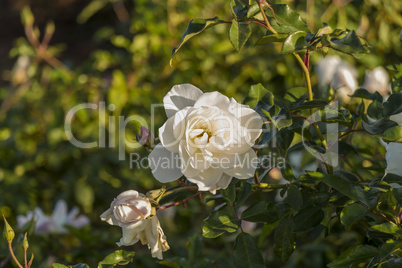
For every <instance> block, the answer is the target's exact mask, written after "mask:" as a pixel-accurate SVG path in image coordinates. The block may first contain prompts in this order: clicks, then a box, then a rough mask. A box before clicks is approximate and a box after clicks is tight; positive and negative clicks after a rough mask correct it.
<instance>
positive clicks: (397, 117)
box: [389, 113, 402, 126]
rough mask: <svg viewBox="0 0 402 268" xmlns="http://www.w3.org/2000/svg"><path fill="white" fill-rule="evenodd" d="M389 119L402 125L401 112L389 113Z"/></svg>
mask: <svg viewBox="0 0 402 268" xmlns="http://www.w3.org/2000/svg"><path fill="white" fill-rule="evenodd" d="M389 119H390V120H392V121H395V122H397V123H398V125H400V126H402V113H399V114H394V115H391V116H390V117H389Z"/></svg>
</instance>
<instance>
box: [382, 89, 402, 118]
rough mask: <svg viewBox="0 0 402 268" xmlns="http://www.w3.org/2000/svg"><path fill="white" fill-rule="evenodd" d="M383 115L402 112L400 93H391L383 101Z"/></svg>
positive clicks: (401, 96) (401, 95) (401, 94)
mask: <svg viewBox="0 0 402 268" xmlns="http://www.w3.org/2000/svg"><path fill="white" fill-rule="evenodd" d="M383 105H384V110H383V115H384V117H387V116H391V115H394V114H399V113H402V93H393V94H391V95H390V96H389V98H388V99H387V101H386V102H384V104H383Z"/></svg>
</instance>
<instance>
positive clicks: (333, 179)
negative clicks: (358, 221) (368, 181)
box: [307, 171, 368, 206]
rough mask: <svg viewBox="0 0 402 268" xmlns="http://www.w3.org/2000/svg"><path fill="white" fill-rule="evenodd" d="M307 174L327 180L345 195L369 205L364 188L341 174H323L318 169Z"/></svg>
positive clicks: (328, 183)
mask: <svg viewBox="0 0 402 268" xmlns="http://www.w3.org/2000/svg"><path fill="white" fill-rule="evenodd" d="M307 174H309V175H310V176H312V177H313V178H316V179H319V180H321V181H323V182H325V183H326V184H327V185H329V186H331V187H333V188H334V189H335V190H337V191H339V192H340V193H342V194H344V195H345V196H347V197H349V198H351V199H353V200H355V201H360V202H362V203H363V204H365V205H366V206H368V203H367V200H366V197H365V195H364V190H363V189H362V188H361V187H360V185H358V184H353V183H351V182H350V181H348V180H347V179H345V178H343V177H340V176H334V175H328V174H323V173H320V172H316V171H307Z"/></svg>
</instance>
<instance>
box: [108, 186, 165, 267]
mask: <svg viewBox="0 0 402 268" xmlns="http://www.w3.org/2000/svg"><path fill="white" fill-rule="evenodd" d="M151 212H152V207H151V203H150V201H149V199H148V198H147V197H146V196H145V195H143V194H140V193H138V192H137V191H134V190H129V191H125V192H123V193H121V194H119V195H118V196H117V197H116V198H115V199H114V200H113V202H112V203H111V204H110V208H109V209H108V210H106V211H105V212H104V213H103V214H102V215H101V220H102V221H106V222H107V223H109V224H111V225H117V226H120V227H121V228H122V230H123V237H122V238H121V239H120V242H118V243H117V245H118V246H130V245H134V244H135V243H137V242H138V241H140V240H141V243H142V244H143V245H148V248H149V249H150V250H151V253H152V257H154V258H158V259H163V255H162V252H164V251H166V250H168V249H169V245H168V243H167V241H166V236H165V235H164V233H163V230H162V228H161V226H160V223H159V220H158V217H156V216H155V215H153V216H152V215H151Z"/></svg>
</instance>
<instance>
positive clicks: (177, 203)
mask: <svg viewBox="0 0 402 268" xmlns="http://www.w3.org/2000/svg"><path fill="white" fill-rule="evenodd" d="M198 195H201V192H197V193H195V194H193V195H192V196H190V197H187V198H186V199H183V200H182V201H178V202H176V203H173V204H170V205H167V206H162V207H159V208H158V209H166V208H170V207H174V206H177V205H180V204H182V203H186V202H187V201H188V200H190V199H192V198H194V197H196V196H198Z"/></svg>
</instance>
